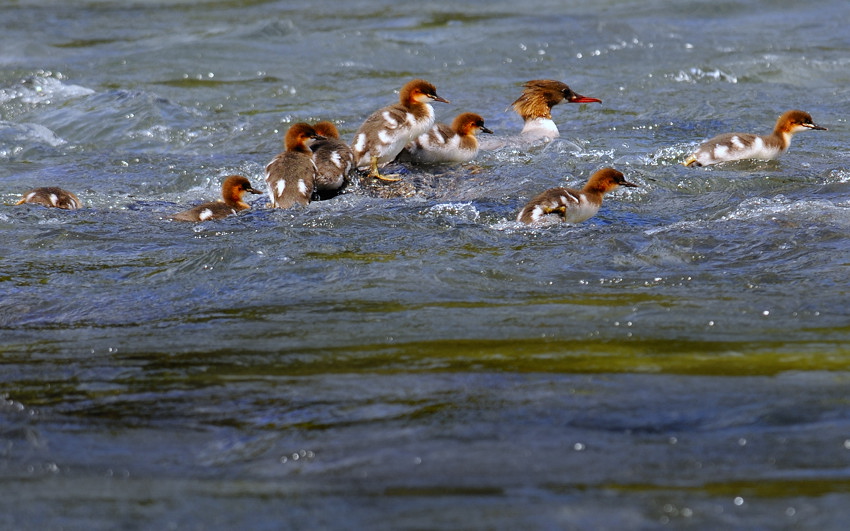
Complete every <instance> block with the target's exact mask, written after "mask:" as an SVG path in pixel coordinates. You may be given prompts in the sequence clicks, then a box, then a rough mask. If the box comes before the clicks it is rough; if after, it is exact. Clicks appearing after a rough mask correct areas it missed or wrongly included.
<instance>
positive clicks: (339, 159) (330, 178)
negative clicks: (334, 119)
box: [310, 121, 354, 198]
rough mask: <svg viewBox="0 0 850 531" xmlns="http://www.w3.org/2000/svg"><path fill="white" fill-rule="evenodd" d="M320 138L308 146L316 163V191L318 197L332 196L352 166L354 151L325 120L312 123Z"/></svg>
mask: <svg viewBox="0 0 850 531" xmlns="http://www.w3.org/2000/svg"><path fill="white" fill-rule="evenodd" d="M313 129H315V130H316V133H318V134H319V135H320V136H322V137H324V138H323V139H321V140H316V141H315V142H313V145H312V146H310V148H311V149H312V151H313V162H315V163H316V169H317V171H318V174H317V175H316V192H317V193H318V194H319V196H320V197H322V198H326V197H332V196H333V195H335V194H336V193H337V192H339V190H340V189H341V188H342V187H343V186H344V185H345V181H346V178H347V177H348V174H349V173H350V172H351V170H352V169H353V168H354V152H353V151H351V148H350V147H349V146H348V144H346V143H345V142H343V141H342V140H340V139H339V130H338V129H337V128H336V126H335V125H334V124H333V123H331V122H327V121H322V122H318V123H316V124H315V125H313Z"/></svg>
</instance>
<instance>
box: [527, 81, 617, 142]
mask: <svg viewBox="0 0 850 531" xmlns="http://www.w3.org/2000/svg"><path fill="white" fill-rule="evenodd" d="M523 86H524V87H525V90H523V92H522V95H520V97H519V98H517V99H516V101H515V102H513V103H512V104H511V107H512V108H513V110H514V111H516V113H517V114H519V115H520V117H522V119H523V122H524V123H523V128H522V132H521V133H520V134H521V135H523V136H525V137H531V138H549V139H552V138H557V137H558V136H559V135H560V132H559V131H558V126H557V125H555V122H554V120H552V107H554V106H555V105H558V104H559V103H563V102H567V103H602V100H600V99H597V98H589V97H586V96H582V95H581V94H576V93H575V92H573V90H572V89H571V88H570V87H568V86H567V85H566V83H562V82H560V81H555V80H552V79H534V80H532V81H527V82H526V83H525V84H524V85H523Z"/></svg>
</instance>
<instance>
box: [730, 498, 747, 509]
mask: <svg viewBox="0 0 850 531" xmlns="http://www.w3.org/2000/svg"><path fill="white" fill-rule="evenodd" d="M732 502H733V503H734V504H735V505H737V506H738V507H740V506H741V505H744V498H742V497H740V496H735V499H734V500H732Z"/></svg>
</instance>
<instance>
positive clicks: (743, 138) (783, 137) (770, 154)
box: [683, 110, 827, 166]
mask: <svg viewBox="0 0 850 531" xmlns="http://www.w3.org/2000/svg"><path fill="white" fill-rule="evenodd" d="M809 129H814V130H819V131H826V130H827V129H826V127H821V126H819V125H817V124H815V123H814V121H813V120H812V116H811V115H810V114H809V113H807V112H804V111H798V110H791V111H786V112H785V113H783V114H782V116H780V117H779V119H778V120H777V121H776V126H775V127H774V128H773V132H772V133H771V134H769V135H754V134H750V133H725V134H722V135H717V136H715V137H714V138H712V139H710V140H707V141H706V142H704V143H703V144H702V145H701V146H700V147H699V148H697V150H696V151H695V152H694V153H693V154H692V155H691V156H689V157H688V158H687V159H686V160H685V162H683V164H684V165H685V166H708V165H711V164H717V163H719V162H729V161H733V160H745V159H757V160H772V159H775V158H777V157H779V156H780V155H782V154H783V153H784V152H785V151H786V150H787V149H788V146H790V145H791V137H793V136H794V133H799V132H800V131H806V130H809Z"/></svg>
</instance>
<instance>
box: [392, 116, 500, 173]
mask: <svg viewBox="0 0 850 531" xmlns="http://www.w3.org/2000/svg"><path fill="white" fill-rule="evenodd" d="M479 131H480V132H482V133H489V134H493V131H491V130H489V129H487V127H485V126H484V118H482V117H481V116H480V115H478V114H475V113H474V112H465V113H463V114H460V115H458V116H457V117H456V118H455V119H454V121H453V122H452V125H451V126H448V125H446V124H443V123H436V124H434V125H433V126H432V127H431V129H430V130H429V131H428V132H427V133H425V134H423V135H419V136H418V137H417V138H416V139H415V140H414V141H413V142H411V143H410V144H408V145H407V147H406V148H404V151H402V152H401V153H400V154H399V156H398V159H397V160H402V161H407V160H410V161H413V162H469V161H470V160H472V159H474V158H475V156H476V155H478V139H477V138H476V137H475V135H476V133H478V132H479Z"/></svg>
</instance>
